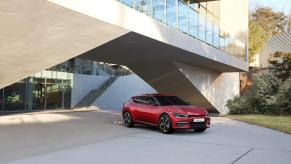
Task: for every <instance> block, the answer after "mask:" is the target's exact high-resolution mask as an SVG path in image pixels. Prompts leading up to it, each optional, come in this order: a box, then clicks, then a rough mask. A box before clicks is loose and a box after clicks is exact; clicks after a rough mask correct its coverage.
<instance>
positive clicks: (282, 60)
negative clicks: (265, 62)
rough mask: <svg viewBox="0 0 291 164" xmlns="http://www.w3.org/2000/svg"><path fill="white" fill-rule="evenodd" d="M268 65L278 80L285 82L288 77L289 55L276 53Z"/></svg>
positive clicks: (290, 66)
mask: <svg viewBox="0 0 291 164" xmlns="http://www.w3.org/2000/svg"><path fill="white" fill-rule="evenodd" d="M269 63H270V64H272V65H273V73H274V75H275V76H276V77H277V78H278V79H281V80H283V81H285V80H286V79H288V78H289V77H290V75H291V53H282V52H276V53H275V54H274V58H272V59H271V60H269Z"/></svg>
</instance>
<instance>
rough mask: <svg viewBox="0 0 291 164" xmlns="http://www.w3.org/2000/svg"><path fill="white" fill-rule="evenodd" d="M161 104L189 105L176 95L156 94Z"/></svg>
mask: <svg viewBox="0 0 291 164" xmlns="http://www.w3.org/2000/svg"><path fill="white" fill-rule="evenodd" d="M155 98H156V99H157V100H158V102H159V104H160V105H161V106H167V105H188V104H187V103H186V102H184V101H183V100H181V99H180V98H179V97H176V96H155Z"/></svg>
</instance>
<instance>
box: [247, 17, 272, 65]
mask: <svg viewBox="0 0 291 164" xmlns="http://www.w3.org/2000/svg"><path fill="white" fill-rule="evenodd" d="M270 37H271V33H270V32H269V33H266V32H265V31H264V29H263V27H262V26H261V25H260V24H259V23H258V22H256V21H254V20H251V21H250V22H249V62H253V60H254V57H255V56H256V55H257V54H258V53H259V52H260V51H261V49H262V48H263V47H264V46H265V43H266V41H267V40H268V39H269V38H270Z"/></svg>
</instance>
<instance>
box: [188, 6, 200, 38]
mask: <svg viewBox="0 0 291 164" xmlns="http://www.w3.org/2000/svg"><path fill="white" fill-rule="evenodd" d="M197 23H198V13H197V12H196V11H195V10H194V9H192V8H190V9H189V34H190V35H191V36H193V37H195V38H197V28H198V24H197Z"/></svg>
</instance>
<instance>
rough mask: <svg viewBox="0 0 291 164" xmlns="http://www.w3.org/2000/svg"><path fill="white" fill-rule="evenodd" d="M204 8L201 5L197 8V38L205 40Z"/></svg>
mask: <svg viewBox="0 0 291 164" xmlns="http://www.w3.org/2000/svg"><path fill="white" fill-rule="evenodd" d="M205 25H206V9H205V8H203V7H202V6H201V7H200V8H199V17H198V38H199V39H200V40H202V41H205V32H206V30H205Z"/></svg>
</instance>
